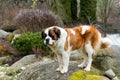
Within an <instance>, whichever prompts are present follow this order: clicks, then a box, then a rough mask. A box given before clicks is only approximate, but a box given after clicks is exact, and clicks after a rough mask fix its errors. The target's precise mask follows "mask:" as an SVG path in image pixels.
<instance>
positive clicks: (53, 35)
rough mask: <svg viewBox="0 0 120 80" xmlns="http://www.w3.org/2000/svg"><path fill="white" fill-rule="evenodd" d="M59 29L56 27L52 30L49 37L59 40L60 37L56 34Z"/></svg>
mask: <svg viewBox="0 0 120 80" xmlns="http://www.w3.org/2000/svg"><path fill="white" fill-rule="evenodd" d="M58 30H59V29H57V28H56V27H54V28H52V29H51V30H49V36H50V37H51V38H52V39H53V40H58V38H59V36H58V35H57V34H56V32H57V31H58Z"/></svg>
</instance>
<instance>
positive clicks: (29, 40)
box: [12, 32, 50, 55]
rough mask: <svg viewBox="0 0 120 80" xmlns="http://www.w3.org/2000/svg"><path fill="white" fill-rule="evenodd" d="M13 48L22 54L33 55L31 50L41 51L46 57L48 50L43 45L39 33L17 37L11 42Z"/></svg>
mask: <svg viewBox="0 0 120 80" xmlns="http://www.w3.org/2000/svg"><path fill="white" fill-rule="evenodd" d="M12 45H13V47H15V48H16V49H17V50H18V51H20V52H21V53H22V54H31V53H33V50H32V49H33V48H35V49H38V48H39V49H41V50H43V51H44V52H45V54H44V55H48V53H49V51H50V49H49V48H48V47H47V46H46V45H44V43H43V39H42V37H41V33H38V32H36V33H32V32H27V33H23V34H22V35H21V36H19V37H17V38H16V39H15V40H14V42H13V44H12Z"/></svg>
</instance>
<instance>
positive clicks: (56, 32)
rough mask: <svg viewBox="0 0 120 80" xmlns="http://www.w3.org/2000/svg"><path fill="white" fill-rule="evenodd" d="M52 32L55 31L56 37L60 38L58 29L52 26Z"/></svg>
mask: <svg viewBox="0 0 120 80" xmlns="http://www.w3.org/2000/svg"><path fill="white" fill-rule="evenodd" d="M54 32H55V34H56V35H57V37H58V38H60V35H61V32H60V30H59V29H58V28H56V27H55V28H54Z"/></svg>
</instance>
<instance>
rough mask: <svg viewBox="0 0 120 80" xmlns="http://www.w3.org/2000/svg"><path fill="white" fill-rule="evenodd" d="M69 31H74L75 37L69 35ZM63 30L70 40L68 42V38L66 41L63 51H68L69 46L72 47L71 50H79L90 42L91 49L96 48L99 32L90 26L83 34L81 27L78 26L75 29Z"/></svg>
mask: <svg viewBox="0 0 120 80" xmlns="http://www.w3.org/2000/svg"><path fill="white" fill-rule="evenodd" d="M70 29H73V30H74V31H75V35H73V34H72V33H71V31H70ZM65 30H66V32H67V34H68V37H69V38H70V39H69V41H68V37H67V39H66V43H65V46H64V49H65V50H67V49H68V46H69V45H70V46H72V50H76V49H80V48H82V47H84V45H85V44H87V43H88V42H91V45H92V47H93V49H95V48H96V45H97V43H98V39H99V31H98V30H97V29H96V28H95V27H93V26H90V29H89V30H86V32H85V34H81V31H82V27H80V26H78V27H75V28H65ZM68 42H69V43H68Z"/></svg>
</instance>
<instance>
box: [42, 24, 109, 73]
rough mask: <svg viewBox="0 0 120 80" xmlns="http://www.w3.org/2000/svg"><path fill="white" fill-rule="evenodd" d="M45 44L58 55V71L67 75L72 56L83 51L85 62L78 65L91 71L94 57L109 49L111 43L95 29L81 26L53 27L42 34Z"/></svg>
mask: <svg viewBox="0 0 120 80" xmlns="http://www.w3.org/2000/svg"><path fill="white" fill-rule="evenodd" d="M42 38H43V39H44V43H45V44H46V45H48V46H49V47H50V48H51V49H52V51H53V52H54V53H55V54H56V55H57V59H58V63H59V67H58V68H57V69H56V70H57V71H60V72H61V73H66V72H67V71H68V66H69V58H70V54H72V53H75V52H79V51H80V50H82V52H83V56H84V60H83V62H82V63H81V64H80V65H78V67H80V68H84V67H85V68H84V70H86V71H90V68H91V64H92V55H93V54H95V51H96V50H97V49H100V48H107V47H109V45H110V41H109V40H108V39H105V38H101V33H100V32H99V31H98V30H97V29H96V28H95V27H94V26H88V25H80V26H77V27H74V28H61V27H58V26H51V27H48V28H46V29H45V30H44V31H43V32H42Z"/></svg>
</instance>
